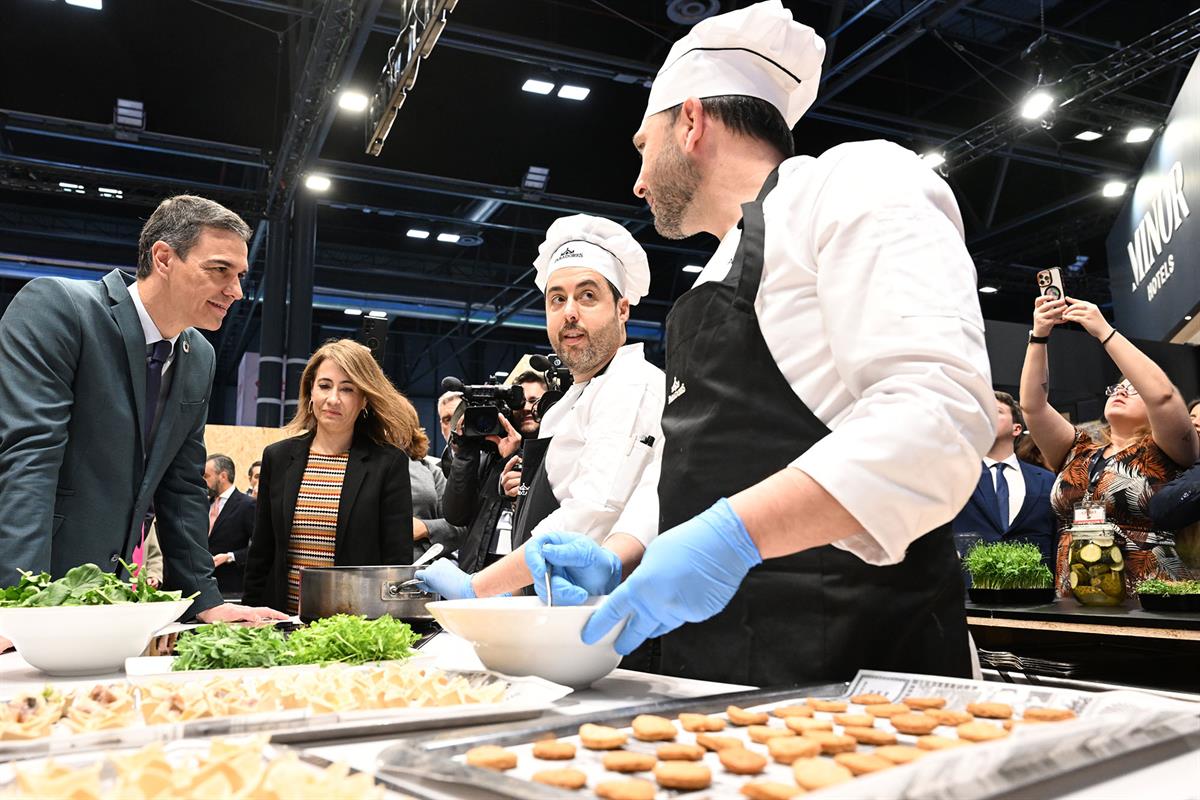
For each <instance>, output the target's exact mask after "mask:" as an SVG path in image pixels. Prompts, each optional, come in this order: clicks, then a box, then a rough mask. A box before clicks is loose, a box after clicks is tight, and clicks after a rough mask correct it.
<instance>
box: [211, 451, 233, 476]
mask: <svg viewBox="0 0 1200 800" xmlns="http://www.w3.org/2000/svg"><path fill="white" fill-rule="evenodd" d="M208 460H209V461H211V462H212V465H213V471H214V472H216V473H217V474H220V473H222V472H224V473H225V479H226V480H228V481H229V482H230V483H233V480H234V476H235V475H237V467H235V466H234V465H233V459H232V458H230V457H229V456H226V455H222V454H221V453H214V454H212V455H211V456H209V457H208Z"/></svg>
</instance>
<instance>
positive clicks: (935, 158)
mask: <svg viewBox="0 0 1200 800" xmlns="http://www.w3.org/2000/svg"><path fill="white" fill-rule="evenodd" d="M921 160H922V161H924V162H925V166H927V167H929V168H930V169H937V168H938V167H940V166H941V165H942V164H945V163H946V157H945V156H944V155H942V154H941V153H938V152H934V151H930V152H928V153H926V154H925V155H923V156H921Z"/></svg>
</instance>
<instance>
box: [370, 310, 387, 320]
mask: <svg viewBox="0 0 1200 800" xmlns="http://www.w3.org/2000/svg"><path fill="white" fill-rule="evenodd" d="M367 316H368V317H374V318H375V319H387V312H386V311H368V312H367Z"/></svg>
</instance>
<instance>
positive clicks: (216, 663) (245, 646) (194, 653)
mask: <svg viewBox="0 0 1200 800" xmlns="http://www.w3.org/2000/svg"><path fill="white" fill-rule="evenodd" d="M290 663H291V655H290V653H289V652H288V646H287V640H286V639H285V638H284V636H283V633H282V632H281V631H280V630H279V629H278V628H276V627H275V626H274V625H269V626H266V627H262V628H247V627H244V626H242V625H231V624H229V623H228V622H214V623H213V624H211V625H204V626H201V627H199V628H197V629H195V630H193V631H191V632H189V633H185V634H183V635H181V636H180V637H179V640H178V641H177V642H176V643H175V661H174V662H173V664H172V666H171V669H173V670H175V671H184V670H194V669H239V668H242V667H275V666H280V665H283V664H290Z"/></svg>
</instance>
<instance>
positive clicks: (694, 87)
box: [642, 0, 825, 128]
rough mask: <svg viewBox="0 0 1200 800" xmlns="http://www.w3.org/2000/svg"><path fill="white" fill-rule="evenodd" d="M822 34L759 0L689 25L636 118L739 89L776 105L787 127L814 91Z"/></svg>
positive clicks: (773, 1)
mask: <svg viewBox="0 0 1200 800" xmlns="http://www.w3.org/2000/svg"><path fill="white" fill-rule="evenodd" d="M824 60H825V42H824V40H823V39H821V37H820V36H817V34H816V31H814V30H813V29H812V28H810V27H808V26H807V25H802V24H800V23H799V22H795V21H794V20H793V19H792V12H790V11H788V10H787V9H785V8H784V7H783V4H782V3H781V2H780V0H766V2H762V3H755V4H754V5H752V6H748V7H747V8H743V9H740V10H738V11H730V12H729V13H727V14H719V15H717V16H715V17H709V18H708V19H706V20H703V21H701V22H699V23H697V24H696V25H695V27H693V28H692V29H691V30H690V31H688V33H687V35H686V36H684V37H683V38H682V39H680V40H679V41H677V42H676V43H675V45H674V46H673V47H672V48H671V52H670V53H668V54H667V60H666V61H664V62H663V66H662V69H660V70H659V71H658V75H656V76H655V78H654V85H653V86H652V87H651V88H650V100H649V103H648V104H647V106H646V113H645V116H643V118H642V120H643V121H645V119H646V117H649V116H650V115H652V114H657V113H658V112H660V111H665V110H666V109H668V108H673V107H675V106H677V105H679V104H680V103H682V102H683V101H684V100H686V99H688V98H689V97H698V98H700V99H704V98H706V97H720V96H723V95H747V96H749V97H757V98H759V99H761V100H765V101H766V102H768V103H770V104H771V105H773V106H774V107H775V108H777V109H779V113H780V114H782V115H783V119H784V120H785V121H786V122H787V125H788V127H789V128H791V127H794V126H795V124H796V123H797V122H798V121H799V119H800V117H801V116H802V115H803V114H804V112H805V111H807V110H808V107H809V106H811V105H812V104H813V101H814V100H816V98H817V86H818V84H819V83H820V78H821V62H822V61H824Z"/></svg>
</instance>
